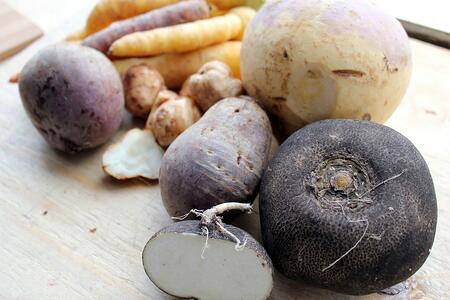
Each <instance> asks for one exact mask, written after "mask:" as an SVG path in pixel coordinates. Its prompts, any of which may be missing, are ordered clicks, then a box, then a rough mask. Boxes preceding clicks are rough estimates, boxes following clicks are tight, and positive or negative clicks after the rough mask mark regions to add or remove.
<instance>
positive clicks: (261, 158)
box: [160, 97, 272, 216]
mask: <svg viewBox="0 0 450 300" xmlns="http://www.w3.org/2000/svg"><path fill="white" fill-rule="evenodd" d="M271 139H272V130H271V126H270V122H269V119H268V117H267V115H266V113H265V112H264V110H263V109H262V108H260V107H259V106H258V104H256V102H255V101H253V100H252V99H250V98H243V97H241V98H226V99H223V100H221V101H220V102H218V103H216V104H215V105H214V106H212V107H211V108H210V109H209V110H208V111H207V112H206V113H205V114H204V115H203V117H202V118H201V119H200V120H199V121H198V122H197V123H195V124H194V125H193V126H191V127H189V128H188V129H187V130H186V131H184V132H183V133H182V134H181V135H180V136H179V137H178V138H177V139H176V140H175V141H174V142H173V143H172V144H171V145H170V147H169V148H168V149H167V151H166V153H165V155H164V158H163V162H162V164H161V171H160V187H161V196H162V200H163V203H164V206H165V207H166V210H167V212H168V213H169V215H171V216H181V215H184V214H186V213H188V212H189V211H190V210H191V209H193V208H197V209H208V208H210V207H212V206H215V205H218V204H221V203H224V202H242V203H251V202H252V201H253V200H254V198H255V197H256V194H257V189H258V186H259V181H260V178H261V176H262V173H263V170H264V168H265V166H266V164H267V161H268V159H269V155H270V147H271V143H272V142H271Z"/></svg>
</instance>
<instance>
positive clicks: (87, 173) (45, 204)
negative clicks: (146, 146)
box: [0, 29, 450, 300]
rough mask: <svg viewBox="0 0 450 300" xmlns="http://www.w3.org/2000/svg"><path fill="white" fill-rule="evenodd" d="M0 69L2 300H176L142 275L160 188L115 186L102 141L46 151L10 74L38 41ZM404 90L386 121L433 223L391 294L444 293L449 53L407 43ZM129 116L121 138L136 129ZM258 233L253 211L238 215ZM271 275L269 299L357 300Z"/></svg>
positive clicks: (158, 220)
mask: <svg viewBox="0 0 450 300" xmlns="http://www.w3.org/2000/svg"><path fill="white" fill-rule="evenodd" d="M65 33H67V29H65V30H56V31H52V34H50V35H47V36H46V37H45V38H44V39H42V40H41V41H40V42H39V43H37V44H35V45H34V46H33V47H31V48H30V49H27V50H26V51H25V52H23V53H21V54H20V55H18V56H16V57H14V58H13V59H11V60H9V61H7V62H5V63H3V64H1V65H0V104H1V106H0V144H1V146H0V237H1V238H2V242H1V243H0V270H1V271H0V299H154V300H158V299H172V297H169V296H166V295H165V294H164V293H162V292H160V291H159V290H158V289H157V288H156V287H155V286H153V284H152V283H151V282H150V281H149V280H148V278H147V277H146V275H145V273H144V271H143V268H142V264H141V251H142V248H143V247H144V245H145V243H146V241H147V240H148V239H149V237H150V236H151V235H152V234H153V233H154V232H156V231H157V230H159V229H160V228H161V227H163V226H165V225H167V224H170V223H171V222H172V221H171V220H170V218H169V217H168V215H167V214H166V212H165V210H164V208H163V206H162V203H161V197H160V194H159V188H158V185H157V184H148V183H143V182H140V181H130V182H118V181H115V180H112V179H110V178H109V177H107V176H106V175H104V174H103V172H102V169H101V156H102V153H103V151H104V150H105V149H106V147H107V145H105V146H104V147H101V148H98V149H96V150H93V151H90V152H86V153H83V154H80V155H76V156H67V155H63V154H60V153H57V152H55V151H53V150H51V149H50V148H49V147H48V146H47V145H46V144H45V142H44V140H43V139H42V138H41V137H40V136H39V135H38V133H37V131H36V130H35V129H34V128H33V127H32V125H31V123H30V121H29V120H28V119H27V117H26V115H25V112H24V110H23V108H22V104H21V101H20V98H19V95H18V91H17V86H16V85H11V84H8V83H6V80H7V78H8V77H9V76H10V75H11V74H12V73H14V72H16V71H17V70H19V69H20V68H21V66H22V65H23V63H24V62H25V61H26V60H27V59H28V58H29V57H30V56H31V55H32V54H33V53H34V52H35V51H36V49H39V48H40V47H42V46H43V45H46V44H48V43H50V42H53V41H56V40H58V39H60V38H61V37H62V36H63V35H64V34H65ZM411 44H412V48H413V55H414V72H413V78H412V82H411V86H410V88H409V91H408V94H407V96H406V97H405V99H404V101H403V102H402V104H401V106H400V107H399V109H398V110H397V111H396V112H395V114H394V115H393V116H392V118H391V119H390V120H389V121H388V123H387V125H389V126H391V127H393V128H394V129H396V130H398V131H400V132H401V133H403V134H404V135H406V136H407V137H408V138H409V139H411V140H412V141H413V142H414V144H415V145H416V146H417V148H418V149H419V150H420V151H421V153H422V154H423V155H424V157H425V159H426V161H427V162H428V164H429V167H430V170H431V173H432V175H433V178H434V183H435V188H436V192H437V197H438V206H439V222H438V230H437V235H436V240H435V244H434V247H433V250H432V252H431V256H430V257H429V259H428V260H427V262H426V263H425V265H424V266H423V267H422V269H421V270H420V271H419V272H418V273H417V274H416V275H414V276H413V277H412V278H411V279H409V280H408V289H406V290H405V291H403V292H401V293H400V294H399V295H397V296H394V297H387V296H382V295H377V294H372V295H369V296H366V297H362V298H360V299H382V298H388V299H450V51H449V50H445V49H442V48H438V47H435V46H432V45H429V44H425V43H422V42H418V41H415V40H411ZM137 125H139V124H135V123H133V121H132V120H131V118H130V117H129V116H127V117H126V118H125V120H124V122H123V125H122V128H121V131H120V132H119V133H118V134H117V135H116V136H115V137H114V140H116V141H117V140H118V139H120V137H121V136H122V135H123V133H124V132H125V131H126V130H127V129H129V128H132V127H133V126H137ZM236 223H238V225H241V226H242V227H243V228H244V229H246V230H248V231H249V232H250V233H252V234H253V235H255V236H256V237H259V232H258V231H259V229H258V222H257V215H253V216H245V217H242V218H241V219H239V220H237V221H236ZM353 298H354V297H350V296H345V295H339V294H335V293H331V292H327V291H324V290H319V289H314V288H311V287H306V286H303V285H299V284H297V283H295V282H292V281H290V280H287V279H286V278H284V277H282V276H280V275H279V274H276V276H275V287H274V290H273V292H272V296H271V298H270V299H283V300H284V299H353Z"/></svg>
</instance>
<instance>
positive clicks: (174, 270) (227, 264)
mask: <svg viewBox="0 0 450 300" xmlns="http://www.w3.org/2000/svg"><path fill="white" fill-rule="evenodd" d="M187 222H192V221H187ZM178 224H179V223H178ZM205 242H206V237H205V236H203V235H201V234H197V233H195V232H194V233H191V232H190V231H189V230H187V231H186V232H184V233H180V232H167V233H161V234H157V235H155V236H154V237H153V238H152V239H151V240H150V241H149V242H148V244H147V245H146V247H145V249H144V252H143V262H144V268H145V270H146V272H147V275H148V276H149V278H150V279H151V280H152V281H153V283H154V284H155V285H156V286H158V287H159V288H160V289H161V290H163V291H165V292H166V293H168V294H171V295H174V296H177V297H182V298H196V299H201V300H222V299H223V300H234V299H236V300H237V299H254V300H258V299H267V298H268V297H269V295H270V291H271V289H272V285H273V283H272V266H271V262H268V261H267V260H266V258H265V257H264V255H261V254H259V253H257V251H255V250H253V249H252V248H250V247H248V245H246V246H245V247H244V248H243V249H242V250H241V251H237V250H236V243H235V242H233V241H231V240H227V239H219V238H212V237H211V236H210V238H209V240H208V243H207V245H208V247H207V248H206V249H205V252H204V255H203V258H202V250H203V248H204V247H205ZM255 243H256V242H255ZM252 244H253V243H252ZM258 245H259V244H258ZM261 249H263V248H262V246H261ZM262 251H264V250H262Z"/></svg>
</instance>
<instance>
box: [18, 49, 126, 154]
mask: <svg viewBox="0 0 450 300" xmlns="http://www.w3.org/2000/svg"><path fill="white" fill-rule="evenodd" d="M19 90H20V96H21V98H22V103H23V106H24V108H25V111H26V112H27V114H28V116H29V118H30V119H31V122H32V123H33V125H34V126H35V127H36V128H37V129H38V131H39V132H40V133H41V135H42V136H43V137H44V139H45V140H46V141H47V142H48V144H50V146H52V147H54V148H55V149H58V150H61V151H63V152H67V153H75V152H79V151H82V150H85V149H90V148H94V147H97V146H99V145H101V144H103V143H105V142H106V141H107V140H109V138H111V136H112V135H113V134H114V133H115V132H116V131H117V129H118V128H119V126H120V124H121V122H122V116H123V111H124V95H123V88H122V82H121V80H120V76H119V74H118V73H117V71H116V69H115V68H114V66H113V65H112V63H111V62H110V61H109V60H108V59H107V58H106V57H105V56H104V55H103V54H101V53H100V52H98V51H97V50H94V49H91V48H87V47H83V46H79V45H74V44H68V43H65V44H57V45H54V46H49V47H47V48H44V49H42V50H41V51H39V52H38V53H37V54H36V55H35V56H34V57H33V58H32V59H31V60H30V61H29V62H28V63H27V64H26V65H25V67H24V68H23V69H22V71H21V73H20V80H19Z"/></svg>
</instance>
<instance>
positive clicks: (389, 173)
mask: <svg viewBox="0 0 450 300" xmlns="http://www.w3.org/2000/svg"><path fill="white" fill-rule="evenodd" d="M260 219H261V229H262V237H263V242H264V246H265V247H266V249H267V251H268V253H269V255H270V257H271V258H272V260H273V263H274V265H275V267H276V268H278V269H279V270H280V271H281V272H282V273H283V274H285V275H286V276H288V277H290V278H293V279H297V280H300V281H302V282H307V283H310V284H313V285H316V286H319V287H322V288H327V289H330V290H334V291H337V292H341V293H346V294H354V295H363V294H369V293H373V292H377V291H380V290H382V289H385V288H388V287H390V286H392V285H395V284H397V283H399V282H401V281H404V280H406V279H407V278H408V277H410V276H411V275H413V274H414V273H415V272H416V271H417V270H418V269H419V268H420V267H421V266H422V265H423V263H424V262H425V260H426V259H427V257H428V255H429V253H430V250H431V247H432V245H433V240H434V236H435V231H436V222H437V205H436V195H435V191H434V186H433V181H432V178H431V175H430V172H429V170H428V166H427V164H426V162H425V161H424V159H423V157H422V156H421V155H420V153H419V151H418V150H417V149H416V148H415V147H414V145H413V144H412V143H411V142H410V141H409V140H408V139H407V138H406V137H404V136H403V135H401V134H400V133H398V132H396V131H395V130H393V129H390V128H389V127H386V126H383V125H379V124H375V123H371V122H366V121H352V120H326V121H320V122H316V123H313V124H311V125H308V126H306V127H304V128H303V129H300V130H298V131H297V132H296V133H294V134H293V135H292V136H291V137H289V138H288V139H287V140H286V142H285V143H284V144H282V145H281V146H280V149H279V151H278V152H277V154H275V156H274V158H273V159H272V161H271V162H270V164H269V166H268V168H267V170H266V172H265V174H264V177H263V180H262V183H261V193H260Z"/></svg>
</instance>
